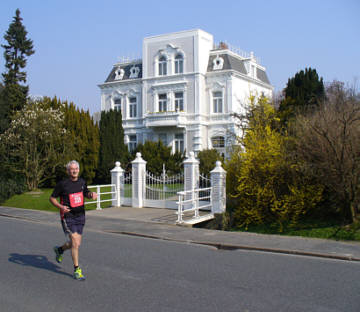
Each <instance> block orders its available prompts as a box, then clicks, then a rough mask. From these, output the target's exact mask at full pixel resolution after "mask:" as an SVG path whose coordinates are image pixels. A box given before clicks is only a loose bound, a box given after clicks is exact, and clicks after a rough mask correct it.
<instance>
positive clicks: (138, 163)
mask: <svg viewBox="0 0 360 312" xmlns="http://www.w3.org/2000/svg"><path fill="white" fill-rule="evenodd" d="M131 163H132V206H133V207H135V208H142V207H144V199H145V183H146V161H145V160H144V159H142V158H141V153H136V158H135V160H133V161H132V162H131Z"/></svg>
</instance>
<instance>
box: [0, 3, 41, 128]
mask: <svg viewBox="0 0 360 312" xmlns="http://www.w3.org/2000/svg"><path fill="white" fill-rule="evenodd" d="M4 39H5V41H6V42H7V44H4V45H1V46H2V47H3V48H4V49H5V52H4V58H5V67H6V72H4V73H3V74H2V76H3V80H4V87H5V88H4V90H3V91H2V92H1V97H0V115H1V119H2V120H1V122H0V132H3V131H5V130H6V129H7V127H8V126H9V124H10V119H11V115H12V114H13V113H14V112H15V111H18V110H21V109H22V108H23V107H24V105H25V102H26V97H27V94H28V91H29V88H28V86H25V85H22V84H20V83H26V72H25V71H23V69H24V68H25V66H26V62H27V57H28V56H30V55H32V54H34V53H35V51H34V49H33V42H32V40H30V39H28V38H27V31H26V29H25V27H24V25H23V24H22V18H21V17H20V10H19V9H17V10H16V15H15V16H14V18H13V22H12V23H11V24H10V25H9V28H8V30H7V32H6V33H5V35H4Z"/></svg>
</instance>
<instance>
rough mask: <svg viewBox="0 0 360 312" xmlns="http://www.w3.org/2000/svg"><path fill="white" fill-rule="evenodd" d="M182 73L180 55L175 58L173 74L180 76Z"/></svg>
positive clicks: (182, 67)
mask: <svg viewBox="0 0 360 312" xmlns="http://www.w3.org/2000/svg"><path fill="white" fill-rule="evenodd" d="M183 72H184V58H183V56H182V55H181V54H177V55H176V56H175V74H182V73H183Z"/></svg>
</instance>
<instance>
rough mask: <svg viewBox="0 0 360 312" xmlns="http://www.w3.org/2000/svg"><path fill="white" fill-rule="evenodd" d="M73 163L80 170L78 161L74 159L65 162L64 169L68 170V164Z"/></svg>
mask: <svg viewBox="0 0 360 312" xmlns="http://www.w3.org/2000/svg"><path fill="white" fill-rule="evenodd" d="M73 164H75V165H76V166H77V167H78V168H79V170H80V165H79V163H78V162H77V161H76V160H72V161H69V162H68V163H67V165H66V170H67V171H69V168H70V166H71V165H73Z"/></svg>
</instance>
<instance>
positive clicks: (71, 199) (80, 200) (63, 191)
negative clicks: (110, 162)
mask: <svg viewBox="0 0 360 312" xmlns="http://www.w3.org/2000/svg"><path fill="white" fill-rule="evenodd" d="M89 193H90V191H89V189H88V188H87V185H86V182H85V180H84V179H82V178H78V179H77V180H76V181H72V180H71V179H70V178H67V179H65V180H62V181H60V182H59V183H58V184H56V186H55V189H54V191H53V192H52V194H51V197H54V198H58V197H60V203H61V204H62V205H64V206H68V207H69V208H70V212H68V213H66V215H68V214H70V215H73V216H78V215H80V214H85V209H84V196H85V195H88V194H89Z"/></svg>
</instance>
